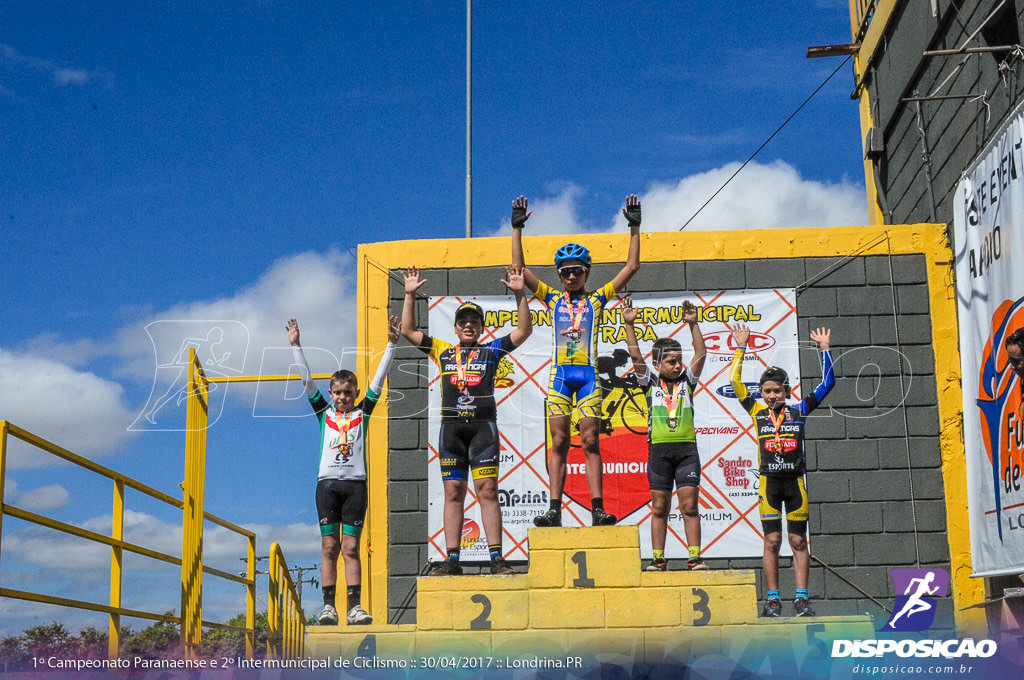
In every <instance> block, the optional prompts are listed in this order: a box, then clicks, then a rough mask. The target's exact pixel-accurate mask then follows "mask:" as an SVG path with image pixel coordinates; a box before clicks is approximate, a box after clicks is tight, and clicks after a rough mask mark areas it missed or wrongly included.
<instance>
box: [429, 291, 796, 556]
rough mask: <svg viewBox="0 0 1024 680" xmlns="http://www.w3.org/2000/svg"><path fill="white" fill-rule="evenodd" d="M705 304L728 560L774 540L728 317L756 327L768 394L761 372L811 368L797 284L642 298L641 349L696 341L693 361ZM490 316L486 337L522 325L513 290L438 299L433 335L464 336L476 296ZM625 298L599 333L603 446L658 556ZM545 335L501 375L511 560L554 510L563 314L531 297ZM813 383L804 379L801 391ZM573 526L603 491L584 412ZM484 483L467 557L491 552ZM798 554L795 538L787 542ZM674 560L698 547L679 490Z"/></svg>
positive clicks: (717, 512) (571, 503)
mask: <svg viewBox="0 0 1024 680" xmlns="http://www.w3.org/2000/svg"><path fill="white" fill-rule="evenodd" d="M687 298H688V299H689V300H690V301H692V302H693V303H694V304H695V305H696V306H697V308H698V314H699V319H700V327H701V330H702V332H703V334H704V338H705V343H706V345H707V349H708V358H707V361H706V362H705V365H704V370H703V373H702V375H701V377H700V384H699V386H698V389H697V392H696V395H695V397H694V424H695V426H696V432H697V445H698V448H699V451H700V459H701V466H702V468H703V470H702V479H701V494H700V501H699V506H700V514H701V530H702V540H701V546H702V553H703V554H704V555H705V556H707V557H710V558H715V557H760V556H761V555H762V553H763V536H762V534H761V523H760V519H759V517H758V512H757V500H758V497H757V493H758V487H759V482H760V480H759V478H758V474H757V447H756V433H755V432H754V427H753V422H752V419H751V418H750V416H749V415H747V413H746V412H745V411H744V410H743V408H742V407H741V406H740V405H739V402H738V401H737V400H736V397H735V394H733V391H732V387H731V385H730V384H729V367H730V364H731V361H732V356H733V352H734V351H735V347H734V346H733V343H732V338H731V335H730V333H729V329H728V327H727V325H726V324H727V323H730V324H731V323H734V322H737V321H742V322H744V323H746V324H747V325H748V326H749V327H750V328H751V339H750V343H749V346H748V351H747V355H746V357H745V362H744V373H743V378H744V382H745V383H746V384H747V386H748V388H749V389H750V390H751V391H752V392H753V393H754V394H755V396H758V390H757V379H758V377H759V376H760V375H761V372H762V371H763V370H764V369H765V367H766V366H769V365H778V366H783V367H785V368H786V369H787V370H788V371H789V373H790V375H793V376H797V375H799V370H798V366H799V364H798V359H799V357H798V351H797V324H796V303H795V295H794V292H793V291H792V290H774V289H766V290H744V291H718V292H711V293H678V294H673V293H669V294H666V293H659V294H635V295H634V296H633V300H634V306H635V307H637V308H639V309H640V310H641V311H640V316H639V317H638V319H637V321H636V328H637V335H638V337H639V339H640V340H639V342H640V350H641V352H642V353H643V354H644V356H645V357H646V358H647V359H648V362H650V351H651V346H652V344H653V342H654V340H655V339H657V338H660V337H674V338H676V339H677V340H679V342H680V344H681V345H682V347H683V359H684V361H685V362H686V363H689V362H690V360H691V359H692V356H693V350H692V337H691V334H690V330H689V327H688V326H687V325H686V323H685V322H684V321H683V312H682V302H683V300H684V299H687ZM470 299H471V300H473V301H474V302H476V303H477V304H479V305H480V306H481V307H483V309H484V310H485V313H486V319H485V330H484V335H483V336H482V338H481V342H484V341H488V340H491V339H494V338H497V337H501V336H502V335H505V334H507V333H509V332H511V330H512V329H513V328H514V327H515V324H516V318H515V304H514V301H513V299H512V298H511V296H509V297H499V296H488V297H474V298H464V297H455V296H449V297H434V298H431V299H430V303H429V309H430V311H429V320H428V323H429V329H430V334H431V335H435V334H436V336H437V337H439V338H441V339H444V340H447V341H449V342H454V341H455V335H454V329H453V323H454V314H455V310H456V309H457V308H458V306H459V305H460V304H462V303H463V302H465V301H467V300H470ZM620 304H621V301H620V300H618V299H613V300H610V301H609V303H608V307H607V308H606V309H605V310H604V313H603V315H602V319H601V321H602V324H601V327H600V329H599V342H598V352H597V372H598V378H599V383H600V389H601V394H602V412H603V418H602V423H601V435H600V438H601V454H602V458H603V463H604V471H603V472H604V474H603V480H604V505H605V509H606V510H607V511H608V512H610V513H612V514H614V515H616V516H617V517H618V518H619V524H620V525H623V524H625V525H629V524H635V525H638V526H639V527H640V541H641V555H642V556H643V557H649V556H650V554H651V536H650V517H651V516H650V500H651V497H650V485H649V483H648V479H647V459H648V447H647V401H646V399H645V397H644V395H643V392H642V391H641V390H640V388H639V387H638V385H637V380H636V377H635V376H634V375H633V368H632V363H631V362H630V361H629V358H628V355H627V352H626V343H625V331H624V328H623V326H622V319H621V311H620V309H619V307H620ZM530 314H531V318H532V320H533V323H534V332H533V335H532V336H531V337H530V338H529V339H528V340H527V341H526V342H525V343H524V344H523V346H522V347H519V348H518V349H516V351H514V352H513V353H511V354H510V355H508V357H506V358H505V359H504V360H503V361H502V363H501V365H500V367H499V370H498V372H497V376H498V377H497V380H496V383H495V399H496V402H497V404H498V430H499V439H500V444H501V455H500V471H499V489H500V492H499V496H498V499H499V503H500V505H501V509H502V522H503V549H504V552H505V556H506V557H507V558H508V559H512V560H520V559H525V558H526V557H527V551H528V546H527V544H526V537H527V529H528V528H529V527H531V526H533V518H534V516H536V515H539V514H541V513H543V512H545V511H546V510H547V509H548V504H549V500H550V496H549V492H548V472H547V448H548V447H547V440H548V433H547V422H546V419H545V417H544V414H545V398H546V394H547V387H548V378H549V373H550V370H551V365H552V361H551V351H552V349H551V347H552V341H551V333H552V328H551V312H550V311H548V310H546V309H544V308H543V306H542V305H541V304H540V301H539V300H536V299H533V300H531V302H530ZM429 366H430V369H429V370H430V373H429V384H430V388H429V415H428V420H429V437H428V441H429V452H428V453H429V460H430V462H429V465H428V492H429V494H430V500H429V514H428V537H429V545H430V548H429V557H430V558H431V559H435V560H436V559H441V558H443V556H444V555H445V541H444V525H443V519H442V509H443V505H444V491H443V486H442V483H441V474H440V467H439V465H438V462H437V458H438V432H439V428H440V404H441V394H440V386H439V384H438V373H437V367H436V366H435V365H434V364H433V363H432V362H429ZM803 392H804V390H803V389H802V385H800V384H799V383H798V382H795V384H794V385H793V398H794V399H799V398H800V396H801V395H802V393H803ZM567 468H568V469H567V474H566V484H565V492H564V494H563V501H566V502H568V506H567V507H566V508H565V509H564V510H563V514H562V519H563V526H569V527H571V526H590V523H591V522H590V493H589V489H588V487H587V481H586V464H585V462H584V456H583V452H582V449H581V448H580V441H579V431H578V428H577V427H576V423H575V418H574V419H573V432H572V444H571V447H570V451H569V455H568V459H567ZM474 491H475V490H474V488H473V484H472V482H470V484H469V493H468V495H467V498H466V527H467V528H466V529H465V530H464V531H463V545H462V548H463V558H464V559H467V560H483V559H486V557H487V538H486V535H485V534H484V533H483V531H482V529H483V526H484V525H483V522H482V520H481V517H480V512H479V510H480V508H479V504H478V503H477V500H476V496H475V493H474ZM812 493H813V491H812ZM783 551H784V554H788V551H789V546H788V544H787V542H785V541H784V542H783ZM666 556H667V557H670V558H685V557H686V556H687V546H686V540H685V533H684V531H683V519H682V515H681V513H680V512H679V509H678V501H677V498H674V499H673V503H672V510H671V513H670V515H669V522H668V535H667V543H666Z"/></svg>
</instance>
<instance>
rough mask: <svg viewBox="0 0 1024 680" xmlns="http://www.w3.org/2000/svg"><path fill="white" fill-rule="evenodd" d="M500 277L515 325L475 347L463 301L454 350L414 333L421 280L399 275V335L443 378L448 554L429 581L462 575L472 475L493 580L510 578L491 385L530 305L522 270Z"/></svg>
mask: <svg viewBox="0 0 1024 680" xmlns="http://www.w3.org/2000/svg"><path fill="white" fill-rule="evenodd" d="M505 271H506V274H507V276H508V279H507V280H505V279H502V283H504V284H505V285H506V286H507V287H508V288H509V289H510V290H511V291H512V293H513V294H514V295H515V298H516V306H517V313H518V319H517V325H516V327H515V329H513V330H512V332H511V333H509V334H508V335H506V336H503V337H501V338H497V339H495V340H492V341H490V342H488V343H486V344H483V345H481V344H479V341H480V336H481V335H482V334H483V331H484V310H483V309H481V308H480V306H479V305H478V304H476V303H475V302H464V303H463V304H462V305H460V306H459V308H458V309H457V310H456V311H455V337H456V339H457V341H458V344H455V345H452V344H450V343H447V342H445V341H444V340H440V339H438V338H432V337H430V336H429V335H427V334H426V333H424V332H423V331H420V330H418V329H417V327H416V293H417V292H418V291H419V289H420V288H422V287H423V284H425V283H426V279H421V278H420V272H419V269H417V268H416V267H411V268H409V269H407V270H406V272H405V304H404V305H403V307H402V335H404V336H405V337H406V338H407V339H408V340H409V342H411V343H412V344H413V345H415V346H416V347H418V348H419V349H420V350H421V351H423V352H425V353H427V354H429V355H430V358H431V359H432V360H433V361H434V363H436V364H437V368H438V371H439V372H440V374H441V379H440V381H439V383H440V386H441V431H440V433H439V434H438V438H437V439H438V457H439V459H440V463H441V480H442V483H443V484H444V510H443V517H444V540H445V547H446V548H447V551H448V555H447V557H446V559H445V560H444V561H443V562H441V563H440V564H439V565H438V566H436V567H434V568H433V569H432V570H431V571H430V574H429V575H430V576H457V575H459V574H461V573H462V565H461V564H460V563H459V554H460V551H461V547H462V523H463V519H464V516H465V508H464V503H465V500H466V491H467V487H468V482H467V479H466V477H467V474H468V473H469V472H470V470H472V475H473V486H474V487H475V489H476V497H477V500H478V501H479V502H480V516H481V519H482V520H483V524H484V533H485V534H486V536H487V549H488V552H489V553H490V558H491V573H492V574H514V573H515V571H513V570H512V568H511V567H510V566H509V565H508V564H507V563H506V562H505V558H504V557H503V555H502V550H501V507H500V506H499V505H498V460H499V445H498V425H497V416H498V410H497V406H496V404H495V401H494V378H495V375H496V373H497V369H498V364H499V362H500V361H501V359H502V358H503V357H504V356H505V355H506V354H508V353H509V352H511V351H512V350H514V349H515V348H516V347H518V346H519V345H521V344H523V343H524V342H526V339H527V338H528V337H530V333H532V332H533V325H532V324H531V322H530V310H529V307H528V306H527V305H528V300H527V298H526V295H524V294H523V275H522V272H521V270H520V268H519V267H515V266H511V267H506V269H505Z"/></svg>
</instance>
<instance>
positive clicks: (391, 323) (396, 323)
mask: <svg viewBox="0 0 1024 680" xmlns="http://www.w3.org/2000/svg"><path fill="white" fill-rule="evenodd" d="M401 334H402V320H401V319H399V318H398V317H397V316H389V317H388V342H390V343H391V344H392V345H397V344H398V338H399V337H400V336H401Z"/></svg>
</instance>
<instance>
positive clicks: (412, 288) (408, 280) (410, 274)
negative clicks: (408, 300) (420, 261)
mask: <svg viewBox="0 0 1024 680" xmlns="http://www.w3.org/2000/svg"><path fill="white" fill-rule="evenodd" d="M426 282H427V280H426V279H421V278H420V270H419V268H418V267H409V268H407V269H406V270H405V292H406V293H407V294H408V293H416V292H419V289H420V288H422V287H423V286H424V284H426Z"/></svg>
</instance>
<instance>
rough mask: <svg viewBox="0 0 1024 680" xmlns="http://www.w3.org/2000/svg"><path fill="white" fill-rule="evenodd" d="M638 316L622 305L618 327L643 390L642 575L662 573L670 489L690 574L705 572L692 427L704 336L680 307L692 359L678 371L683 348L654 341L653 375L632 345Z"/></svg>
mask: <svg viewBox="0 0 1024 680" xmlns="http://www.w3.org/2000/svg"><path fill="white" fill-rule="evenodd" d="M636 317H637V310H636V309H635V308H634V307H633V300H632V298H631V297H630V296H628V295H627V296H626V297H625V298H624V299H623V301H622V324H623V328H625V331H626V348H627V349H628V350H629V358H630V359H632V360H633V370H634V372H635V373H636V377H637V381H638V382H639V383H640V387H643V388H646V391H645V392H644V395H645V396H646V397H647V413H648V429H647V445H648V447H649V454H648V455H649V459H648V463H647V480H648V482H649V483H650V485H651V548H652V549H653V550H654V556H653V559H651V562H650V564H648V565H647V571H666V570H667V569H668V561H667V560H666V559H665V536H666V534H667V533H668V512H669V509H670V506H671V504H672V484H673V483H675V486H676V489H677V490H678V493H679V509H680V510H681V511H682V513H683V531H684V532H685V534H686V544H687V547H688V549H689V553H690V556H689V560H687V563H686V566H687V567H688V568H689V569H707V565H706V564H704V560H703V559H701V556H700V513H699V512H698V510H697V497H698V496H699V495H700V471H701V466H700V456H699V454H698V452H697V431H696V429H695V428H694V426H693V393H694V391H695V390H696V389H697V379H698V378H699V377H700V373H701V371H702V370H704V359H705V357H706V356H707V349H706V348H705V347H704V335H703V333H701V332H700V326H699V325H697V308H696V307H695V306H694V305H693V303H692V302H690V301H689V300H685V301H683V320H684V321H685V322H686V324H687V325H688V326H689V327H690V336H691V337H692V338H693V359H692V360H691V361H690V365H689V366H684V365H683V348H682V346H681V345H680V344H679V341H678V340H675V339H674V338H658V339H657V340H655V341H654V347H653V348H652V349H651V359H652V360H653V361H654V370H653V371H652V370H651V368H650V367H649V366H648V365H647V362H646V361H644V358H643V355H642V354H641V353H640V346H639V344H638V343H637V339H636V328H635V327H634V322H635V321H636Z"/></svg>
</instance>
